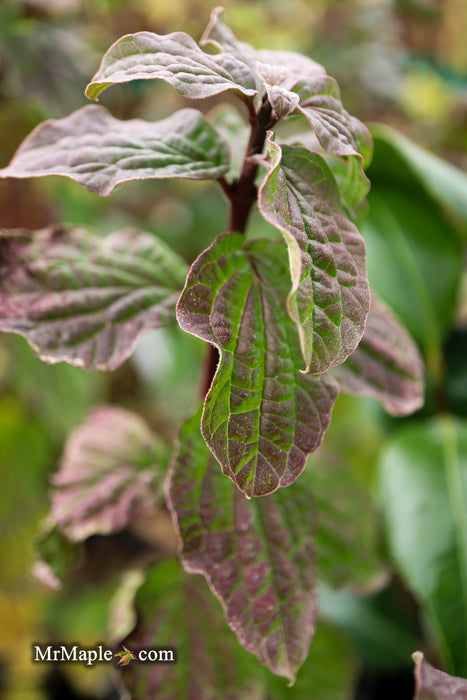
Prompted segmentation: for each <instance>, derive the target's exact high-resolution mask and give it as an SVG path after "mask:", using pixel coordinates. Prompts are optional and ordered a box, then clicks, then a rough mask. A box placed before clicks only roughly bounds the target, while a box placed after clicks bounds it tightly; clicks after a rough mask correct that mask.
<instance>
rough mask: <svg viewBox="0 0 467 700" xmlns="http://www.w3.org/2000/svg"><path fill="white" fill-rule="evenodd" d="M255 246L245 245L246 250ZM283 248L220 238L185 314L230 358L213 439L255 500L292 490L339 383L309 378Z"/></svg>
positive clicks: (211, 401)
mask: <svg viewBox="0 0 467 700" xmlns="http://www.w3.org/2000/svg"><path fill="white" fill-rule="evenodd" d="M244 244H245V245H244ZM289 288H290V274H289V269H288V260H287V251H286V248H285V246H284V244H283V243H282V242H281V241H270V240H256V241H249V242H247V243H245V239H244V237H243V236H242V235H240V234H236V233H235V234H227V235H223V236H220V237H219V238H217V239H216V241H215V242H214V243H213V244H212V245H211V246H210V247H209V248H208V249H207V250H205V251H204V252H203V253H202V254H201V255H200V256H199V258H198V259H197V260H196V261H195V262H194V264H193V266H192V268H191V271H190V273H189V275H188V278H187V283H186V286H185V289H184V291H183V293H182V295H181V297H180V300H179V303H178V306H177V318H178V321H179V324H180V326H181V327H182V328H183V329H184V330H186V331H187V332H188V333H191V334H193V335H196V336H198V337H200V338H203V340H206V341H208V342H210V343H212V344H213V345H216V346H217V347H218V348H219V350H220V351H221V355H222V360H221V363H220V365H219V368H218V370H217V374H216V377H215V379H214V381H213V383H212V385H211V388H210V391H209V393H208V395H207V397H206V403H205V409H204V414H203V422H202V429H203V435H204V437H205V439H206V442H207V443H208V445H209V447H210V449H211V450H212V452H213V454H214V455H215V456H216V458H217V459H218V460H219V462H220V463H221V465H222V470H223V472H224V473H225V474H226V475H227V476H229V477H230V478H231V479H232V480H233V481H234V482H235V483H236V484H237V486H238V487H239V488H240V489H241V490H242V491H244V493H245V494H246V495H247V496H260V495H265V494H268V493H271V492H273V491H275V490H276V489H277V488H279V487H280V486H288V485H289V484H291V483H292V482H293V481H294V480H295V479H296V478H297V476H298V475H299V474H300V473H301V472H302V470H303V468H304V466H305V460H306V456H307V455H308V454H309V453H310V452H312V451H313V450H316V449H317V448H318V446H319V445H320V443H321V440H322V438H323V435H324V433H325V431H326V429H327V427H328V425H329V421H330V418H331V410H332V407H333V405H334V401H335V399H336V396H337V384H336V383H335V381H334V379H333V378H332V377H331V376H329V375H324V376H319V377H315V376H311V375H305V374H303V373H302V372H300V366H301V364H302V358H301V352H300V344H299V339H298V334H297V331H296V326H295V324H294V323H293V321H291V320H290V318H289V317H288V314H287V310H286V300H287V293H288V290H289Z"/></svg>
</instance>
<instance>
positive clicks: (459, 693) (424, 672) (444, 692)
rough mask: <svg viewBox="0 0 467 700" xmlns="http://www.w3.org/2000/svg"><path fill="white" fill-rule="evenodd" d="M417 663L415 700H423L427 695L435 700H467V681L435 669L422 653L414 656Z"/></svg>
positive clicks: (415, 670) (417, 652) (416, 653)
mask: <svg viewBox="0 0 467 700" xmlns="http://www.w3.org/2000/svg"><path fill="white" fill-rule="evenodd" d="M412 658H413V660H414V661H415V669H414V675H415V695H414V698H413V700H421V698H422V697H424V696H425V693H426V694H427V695H428V697H430V698H434V700H467V680H466V679H465V678H457V677H455V676H450V675H449V673H445V672H444V671H439V670H438V669H437V668H433V666H431V664H429V663H428V662H427V661H425V659H424V657H423V654H422V652H421V651H416V652H415V653H414V654H413V655H412Z"/></svg>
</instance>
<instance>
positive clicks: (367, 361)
mask: <svg viewBox="0 0 467 700" xmlns="http://www.w3.org/2000/svg"><path fill="white" fill-rule="evenodd" d="M333 374H334V376H335V377H336V379H337V381H338V382H339V384H340V387H341V389H342V391H346V392H348V393H349V394H364V395H366V396H372V397H373V398H375V399H378V401H381V403H382V404H383V406H384V407H385V409H386V410H387V411H389V413H392V414H393V415H396V416H400V415H406V414H409V413H413V411H415V410H417V409H418V408H420V406H422V405H423V388H424V387H423V364H422V359H421V356H420V353H419V351H418V348H417V346H416V345H415V342H414V341H413V340H412V338H411V337H410V335H409V334H408V332H407V331H406V330H405V328H403V326H401V324H400V323H399V321H398V320H397V318H396V317H395V316H394V314H393V313H392V311H391V310H390V309H389V307H388V306H387V305H386V304H385V303H384V302H382V301H381V299H379V298H378V297H377V296H376V295H375V294H373V295H372V300H371V308H370V313H369V314H368V318H367V322H366V327H365V332H364V334H363V338H362V340H361V342H360V344H359V346H358V348H357V349H356V350H355V352H354V353H353V354H352V355H351V356H350V357H349V358H347V360H346V361H345V362H344V363H343V364H341V365H339V367H335V368H334V369H333Z"/></svg>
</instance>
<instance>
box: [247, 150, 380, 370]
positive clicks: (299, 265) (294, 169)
mask: <svg viewBox="0 0 467 700" xmlns="http://www.w3.org/2000/svg"><path fill="white" fill-rule="evenodd" d="M267 155H268V159H267V161H266V163H267V165H268V168H269V173H268V175H267V177H266V179H265V180H264V182H263V184H262V185H261V188H260V191H259V195H258V201H259V206H260V209H261V212H262V214H263V216H264V217H265V218H266V219H267V220H268V221H269V222H270V223H272V224H273V225H274V226H276V227H277V228H278V229H280V231H281V232H282V233H283V234H284V238H285V241H286V243H287V246H288V250H289V261H290V271H291V277H292V289H291V291H290V293H289V296H288V300H287V303H288V309H289V313H290V316H291V318H292V319H293V320H294V321H295V323H296V324H297V328H298V331H299V335H300V343H301V348H302V353H303V357H304V359H305V362H306V370H307V371H309V372H312V373H320V372H324V371H326V370H327V369H329V368H330V367H332V366H334V365H336V364H340V363H341V362H343V361H344V360H345V359H346V357H347V356H348V355H349V354H351V353H352V352H353V351H354V350H355V348H356V346H357V345H358V343H359V341H360V339H361V337H362V334H363V330H364V327H365V319H366V316H367V313H368V308H369V305H370V293H369V287H368V280H367V277H366V267H365V245H364V243H363V239H362V237H361V236H360V234H359V232H358V230H357V229H356V228H355V226H354V225H353V224H352V222H351V221H350V220H349V219H348V218H347V217H346V215H345V213H344V211H343V208H342V202H341V199H340V195H339V190H338V188H337V184H336V182H335V180H334V178H333V175H332V172H331V170H330V169H329V166H328V165H327V164H326V162H325V161H324V159H323V158H322V157H321V156H320V155H318V154H316V153H311V152H310V151H308V150H307V149H305V148H293V147H290V146H282V148H281V147H279V146H278V145H277V144H276V143H274V141H272V139H271V138H270V139H269V142H268V153H267Z"/></svg>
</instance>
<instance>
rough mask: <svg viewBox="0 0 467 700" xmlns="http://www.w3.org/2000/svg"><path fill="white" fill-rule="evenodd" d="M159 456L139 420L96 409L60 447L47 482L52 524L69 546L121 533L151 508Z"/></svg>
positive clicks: (158, 449)
mask: <svg viewBox="0 0 467 700" xmlns="http://www.w3.org/2000/svg"><path fill="white" fill-rule="evenodd" d="M161 455H162V451H161V447H160V445H159V444H158V442H157V439H156V438H155V436H154V434H153V433H152V432H151V431H150V430H149V428H148V427H147V425H146V424H145V423H144V421H142V420H141V418H139V416H137V415H135V414H133V413H130V412H128V411H125V410H124V409H122V408H118V407H116V406H100V407H99V408H97V409H96V410H95V411H93V412H92V413H91V414H90V415H89V416H88V418H87V419H86V421H85V422H84V423H83V424H82V425H80V426H79V427H78V428H75V430H74V431H72V433H71V434H70V436H69V438H68V440H67V442H66V445H65V450H64V454H63V457H62V460H61V464H60V468H59V470H58V472H57V473H56V474H55V475H54V476H53V479H52V484H53V492H52V502H51V518H52V520H53V521H54V522H55V523H56V524H57V525H58V527H59V528H60V530H61V531H62V532H63V533H65V535H66V536H67V537H68V538H69V539H70V540H72V541H74V542H79V541H82V540H84V539H86V537H89V536H90V535H95V534H101V535H107V534H110V533H112V532H117V531H118V530H122V529H123V528H124V527H126V526H127V525H128V524H129V523H131V521H132V520H134V519H136V518H139V517H141V516H142V515H145V514H147V513H148V512H150V511H151V510H152V509H153V508H154V506H155V491H156V483H155V482H156V481H157V479H158V478H159V480H160V472H161V470H160V462H161V459H162V456H161Z"/></svg>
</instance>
